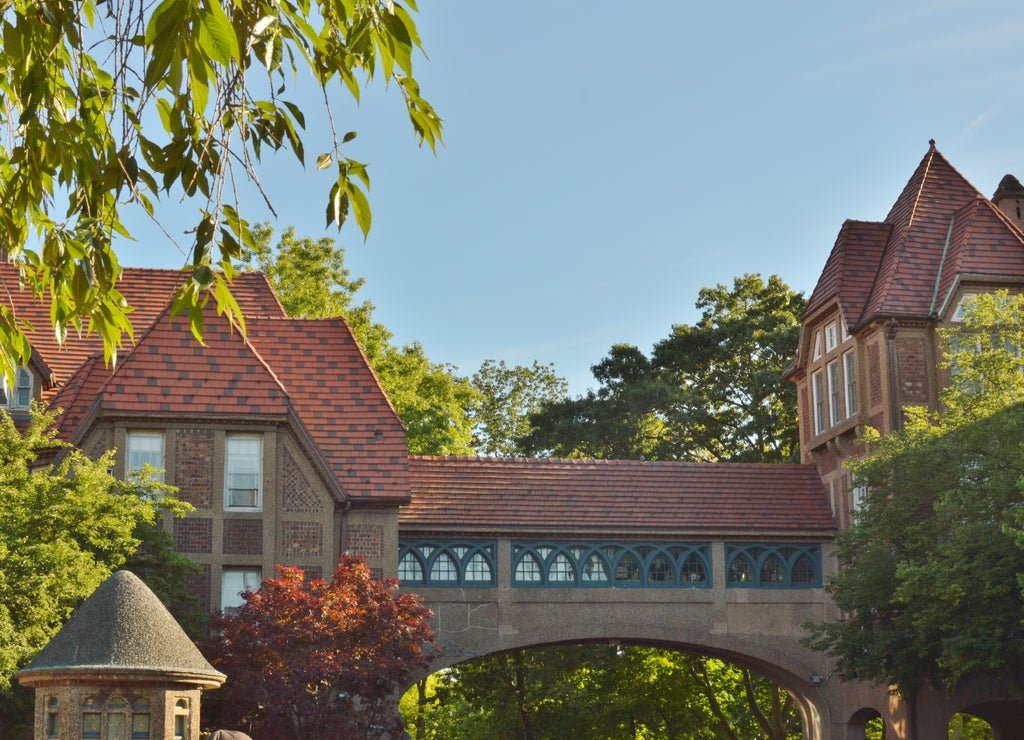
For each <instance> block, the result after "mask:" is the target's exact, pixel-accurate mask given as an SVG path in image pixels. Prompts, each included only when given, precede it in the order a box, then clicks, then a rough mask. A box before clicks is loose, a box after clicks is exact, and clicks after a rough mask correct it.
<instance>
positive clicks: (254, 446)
mask: <svg viewBox="0 0 1024 740" xmlns="http://www.w3.org/2000/svg"><path fill="white" fill-rule="evenodd" d="M262 443H263V439H262V438H261V437H256V436H252V435H235V436H229V437H228V438H227V451H226V454H225V458H226V462H225V464H226V470H225V474H224V479H225V485H226V487H227V495H226V505H227V507H228V508H234V509H252V510H255V509H259V508H260V507H261V506H262V505H263V501H262V497H261V478H262V472H263V444H262Z"/></svg>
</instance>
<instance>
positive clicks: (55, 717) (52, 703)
mask: <svg viewBox="0 0 1024 740" xmlns="http://www.w3.org/2000/svg"><path fill="white" fill-rule="evenodd" d="M46 737H48V738H49V737H60V700H59V699H58V698H57V697H56V696H51V697H48V698H47V700H46Z"/></svg>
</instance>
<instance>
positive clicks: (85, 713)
mask: <svg viewBox="0 0 1024 740" xmlns="http://www.w3.org/2000/svg"><path fill="white" fill-rule="evenodd" d="M99 736H100V703H99V701H98V700H97V699H96V697H94V696H90V697H89V698H88V699H86V700H85V702H84V703H83V704H82V737H83V738H89V737H99Z"/></svg>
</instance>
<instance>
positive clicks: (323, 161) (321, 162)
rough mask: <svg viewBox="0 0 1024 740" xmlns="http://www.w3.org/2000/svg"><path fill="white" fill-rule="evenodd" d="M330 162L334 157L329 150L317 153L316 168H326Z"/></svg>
mask: <svg viewBox="0 0 1024 740" xmlns="http://www.w3.org/2000/svg"><path fill="white" fill-rule="evenodd" d="M332 162H334V158H333V157H332V156H331V155H330V153H329V152H328V153H325V154H319V155H317V158H316V168H317V169H318V170H326V169H327V168H328V167H330V166H331V163H332Z"/></svg>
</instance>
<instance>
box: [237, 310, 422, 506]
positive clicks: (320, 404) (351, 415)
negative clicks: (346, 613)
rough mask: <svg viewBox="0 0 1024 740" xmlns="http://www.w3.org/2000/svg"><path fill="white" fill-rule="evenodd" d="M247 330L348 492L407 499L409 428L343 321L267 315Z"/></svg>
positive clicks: (383, 498) (250, 322)
mask: <svg viewBox="0 0 1024 740" xmlns="http://www.w3.org/2000/svg"><path fill="white" fill-rule="evenodd" d="M246 328H247V336H248V341H249V342H251V343H252V345H253V346H254V347H255V348H256V349H257V350H258V351H259V353H260V355H261V356H262V357H264V358H265V359H266V361H267V363H268V364H269V365H270V366H271V367H273V368H274V372H275V373H276V374H277V377H278V378H280V380H281V382H282V383H283V384H284V385H285V387H286V388H287V389H288V392H289V395H290V400H291V403H292V405H293V407H294V409H295V413H296V414H297V415H298V418H299V419H301V421H302V424H303V426H304V428H305V429H306V430H307V431H308V432H309V434H310V436H311V438H312V440H313V442H314V443H315V445H316V448H317V450H318V451H319V453H320V455H321V456H322V458H323V460H324V462H325V464H326V465H327V467H328V468H329V470H330V471H331V472H332V474H333V475H334V476H335V479H336V480H337V482H338V484H339V486H340V487H341V488H342V490H343V491H345V494H346V495H348V496H351V497H355V498H370V499H376V500H395V501H398V502H405V501H407V500H408V498H409V467H408V460H407V452H406V443H405V427H404V426H403V425H402V422H401V420H400V419H399V418H398V414H397V413H396V412H395V409H394V407H393V406H392V405H391V402H390V400H388V397H387V395H386V394H385V393H384V390H383V388H382V387H381V385H380V381H379V380H378V379H377V376H376V375H375V374H374V372H373V370H372V369H371V368H370V365H369V362H368V361H367V360H366V356H365V355H364V354H363V351H362V348H361V347H360V346H359V344H358V343H357V342H356V340H355V337H354V336H353V335H352V331H351V329H349V327H348V324H346V323H345V321H344V319H340V318H336V319H268V318H264V319H256V320H251V321H248V322H247V325H246Z"/></svg>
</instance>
